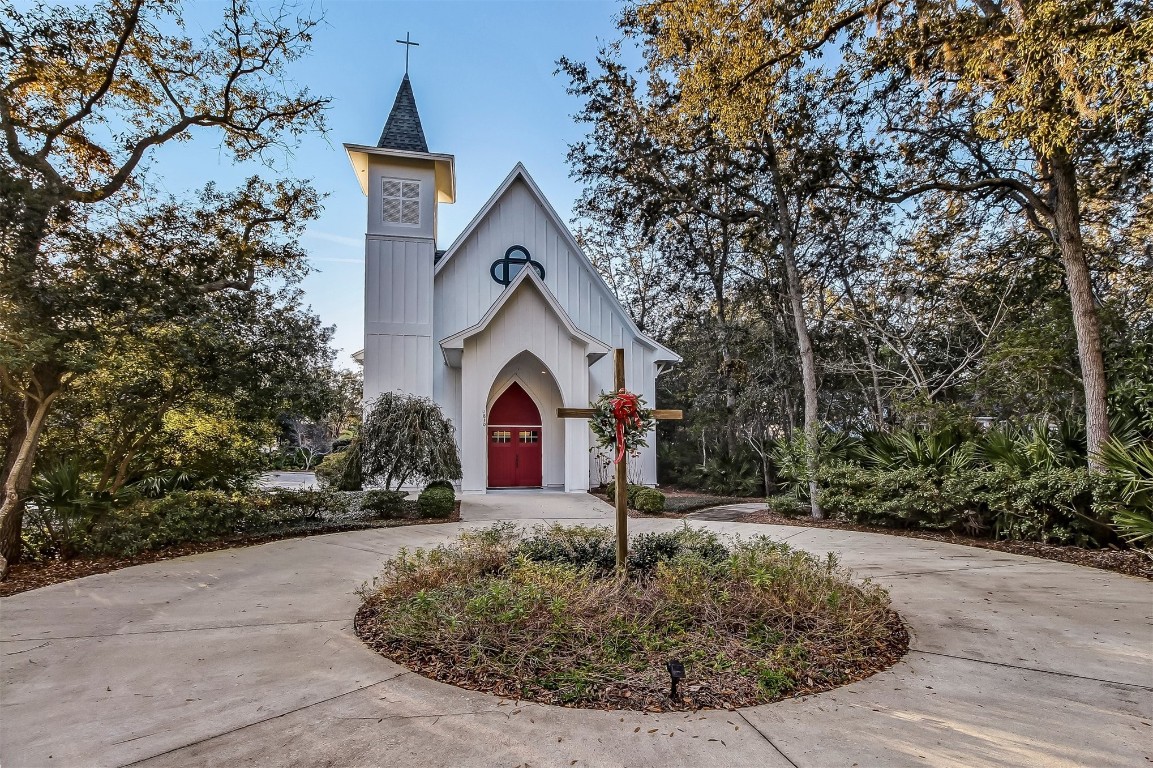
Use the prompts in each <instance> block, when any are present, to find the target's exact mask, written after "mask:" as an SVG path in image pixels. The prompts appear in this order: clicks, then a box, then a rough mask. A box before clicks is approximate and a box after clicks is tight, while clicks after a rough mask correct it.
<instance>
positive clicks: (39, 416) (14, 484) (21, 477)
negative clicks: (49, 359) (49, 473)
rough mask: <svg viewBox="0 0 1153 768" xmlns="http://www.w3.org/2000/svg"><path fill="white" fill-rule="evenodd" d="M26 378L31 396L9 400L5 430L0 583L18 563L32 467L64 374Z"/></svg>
mask: <svg viewBox="0 0 1153 768" xmlns="http://www.w3.org/2000/svg"><path fill="white" fill-rule="evenodd" d="M30 378H31V381H30V382H29V389H30V390H32V389H34V390H35V392H31V391H29V392H25V393H24V394H23V395H22V396H19V395H17V396H15V397H14V398H13V399H14V402H13V406H14V408H13V417H14V418H13V420H12V423H11V424H10V425H9V426H8V441H7V445H6V446H5V448H6V452H5V456H4V466H3V469H2V470H0V472H2V474H0V494H2V495H0V581H2V580H4V579H5V578H7V577H8V569H9V567H11V566H12V565H15V564H16V563H18V562H20V552H21V548H22V543H21V541H20V533H21V530H22V528H23V525H24V504H25V502H26V501H27V497H28V490H29V488H30V487H31V484H32V467H33V464H34V463H35V461H36V450H37V448H39V445H40V435H41V434H42V433H43V431H44V422H45V419H46V418H47V416H48V412H49V411H50V410H51V408H52V403H53V401H54V400H55V399H56V397H57V396H58V395H59V394H60V390H61V387H62V385H63V379H64V372H63V371H62V370H60V369H59V368H57V367H55V366H45V365H37V366H34V367H33V369H32V372H31V377H30Z"/></svg>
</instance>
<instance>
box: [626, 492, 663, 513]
mask: <svg viewBox="0 0 1153 768" xmlns="http://www.w3.org/2000/svg"><path fill="white" fill-rule="evenodd" d="M633 508H634V509H636V510H637V511H638V512H647V513H649V514H653V513H656V512H663V511H664V509H665V495H664V494H663V493H661V492H660V491H658V490H657V489H656V488H642V489H641V490H639V491H637V493H636V500H635V501H634V502H633Z"/></svg>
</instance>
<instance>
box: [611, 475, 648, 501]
mask: <svg viewBox="0 0 1153 768" xmlns="http://www.w3.org/2000/svg"><path fill="white" fill-rule="evenodd" d="M647 487H648V486H644V485H635V484H633V483H629V490H628V494H627V496H628V505H629V506H630V507H634V505H635V504H636V500H637V494H638V493H640V492H641V491H643V490H645V489H646V488H647ZM605 497H606V498H607V499H608V500H609V503H610V504H612V503H613V502H615V501H616V499H617V482H616V480H612V481H610V482H609V484H608V485H606V486H605Z"/></svg>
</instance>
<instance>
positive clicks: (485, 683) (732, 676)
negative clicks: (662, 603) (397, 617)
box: [353, 605, 909, 712]
mask: <svg viewBox="0 0 1153 768" xmlns="http://www.w3.org/2000/svg"><path fill="white" fill-rule="evenodd" d="M889 624H890V628H891V634H890V636H889V638H888V641H887V642H886V643H885V645H884V646H883V647H880V648H874V650H873V655H872V656H870V657H869V658H868V659H867V660H865V661H864V662H863V663H861V664H859V665H858V666H856V667H854V668H850V669H845V668H838V669H835V670H830V672H829V673H828V674H827V675H826V676H824V677H823V678H821V679H819V680H814V679H813V678H811V677H810V678H807V679H806V680H804V681H802V682H801V683H800V684H799V685H797V686H796V687H794V688H793V689H792V690H790V691H789V693H788V694H787V695H785V696H783V697H779V698H778V699H772V698H766V696H765V692H764V691H763V690H762V689H761V688H760V686H759V685H758V684H757V681H756V679H755V678H754V677H752V676H751V675H743V674H740V673H738V672H733V673H727V674H724V673H714V674H712V675H710V676H709V677H708V678H705V679H697V680H685V681H683V682H682V683H681V685H680V687H679V689H678V691H677V698H676V699H675V700H674V699H671V698H670V697H669V681H668V677H667V676H666V675H665V673H664V670H661V675H660V676H659V683H656V684H645V683H644V682H643V681H639V680H632V681H628V682H621V683H618V684H613V685H604V686H598V687H597V690H596V692H595V694H593V695H592V696H589V697H586V698H583V699H581V700H579V701H575V702H574V701H562V700H560V699H559V698H558V697H557V694H556V692H555V691H551V690H548V689H546V688H543V687H541V686H537V685H531V684H527V683H525V681H523V680H514V679H510V678H508V677H505V676H502V675H497V674H487V675H486V674H484V673H483V672H482V671H480V670H477V669H470V668H467V667H465V666H463V665H461V664H458V663H457V660H456V659H454V658H453V657H451V656H449V655H447V654H445V653H441V652H439V651H438V649H435V648H429V647H418V646H413V645H409V644H405V643H399V642H398V643H386V642H382V641H380V640H379V639H378V638H376V637H374V632H373V623H372V610H371V608H370V607H369V606H368V605H363V606H361V608H360V610H359V611H357V614H356V619H355V620H354V623H353V626H354V628H355V629H356V633H357V635H359V636H360V639H361V640H363V641H364V642H365V644H366V645H368V646H369V647H370V648H372V649H373V650H375V651H376V652H377V653H379V654H380V655H381V656H384V657H385V658H387V659H390V660H392V661H395V662H396V663H397V664H400V665H401V666H403V667H407V668H408V669H411V670H412V671H414V672H416V673H418V674H420V675H423V676H424V677H427V678H430V679H432V680H436V681H438V682H442V683H448V684H449V685H455V686H457V687H458V688H465V689H467V690H470V691H480V692H481V693H489V694H492V695H494V696H499V697H501V698H502V699H507V700H509V701H512V702H516V703H519V702H521V701H532V702H536V703H538V704H549V705H552V706H557V707H567V708H569V709H600V710H608V711H615V710H639V711H642V712H695V711H698V710H702V709H727V710H730V711H731V710H734V709H737V708H738V707H752V706H757V705H760V704H765V703H768V702H769V701H772V700H780V699H790V698H797V697H800V696H810V695H812V694H814V693H821V692H823V691H829V690H832V689H834V688H840V687H841V686H843V685H848V684H850V683H855V682H857V681H859V680H864V679H865V678H867V677H872V676H873V675H875V674H877V673H878V672H883V671H884V670H886V669H888V668H889V667H891V666H893V665H894V664H896V663H897V662H898V661H900V660H901V659H902V658H903V657H904V656H905V654H906V653H908V651H909V632H908V630H907V629H906V628H905V625H904V623H903V622H902V621H901V618H900V616H898V615H897V613H896V612H895V611H890V612H889Z"/></svg>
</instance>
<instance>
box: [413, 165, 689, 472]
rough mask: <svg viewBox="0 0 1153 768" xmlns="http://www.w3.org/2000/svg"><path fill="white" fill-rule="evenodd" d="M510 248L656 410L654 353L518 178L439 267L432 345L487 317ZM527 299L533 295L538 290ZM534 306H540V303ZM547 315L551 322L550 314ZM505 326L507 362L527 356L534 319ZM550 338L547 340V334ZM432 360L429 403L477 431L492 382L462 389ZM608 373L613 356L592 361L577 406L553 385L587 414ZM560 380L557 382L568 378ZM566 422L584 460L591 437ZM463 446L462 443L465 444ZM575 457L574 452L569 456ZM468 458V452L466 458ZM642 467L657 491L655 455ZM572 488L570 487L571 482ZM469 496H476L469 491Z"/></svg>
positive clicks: (450, 371) (609, 380)
mask: <svg viewBox="0 0 1153 768" xmlns="http://www.w3.org/2000/svg"><path fill="white" fill-rule="evenodd" d="M512 245H523V246H524V247H525V248H527V249H528V251H529V253H530V254H531V255H532V258H533V259H534V260H535V261H538V262H540V263H541V264H542V265H543V266H544V269H545V278H544V283H545V285H546V286H547V288H548V289H549V291H550V292H551V293H552V294H553V295H554V296H556V298H557V300H558V302H559V303H560V305H561V306H562V307H563V308H564V310H565V312H566V313H567V314H568V316H569V317H570V318H571V320H572V321H573V323H574V324H575V325H576V326H577V327H578V328H580V329H581V330H582V331H584V332H586V333H588V334H589V335H591V336H593V337H595V338H597V339H599V340H601V341H602V342H604V343H605V344H606V345H608V346H609V347H610V348H616V347H623V348H624V350H625V365H626V383H627V384H628V387H629V389H631V390H633V391H635V392H637V393H638V394H641V395H643V396H644V398H645V400H646V401H647V402H648V404H649V405H650V406H654V405H655V400H656V391H655V383H656V371H657V362H656V358H657V354H658V353H657V351H656V350H654V349H652V347H651V346H649V345H648V344H646V343H644V342H642V341H641V340H640V339H638V337H637V335H636V333H635V332H634V331H633V329H632V326H631V324H630V323H629V321H628V318H627V316H626V315H625V314H624V310H623V309H622V308H621V307H620V305H619V304H618V303H617V301H616V299H615V298H614V297H613V296H612V294H611V293H610V292H609V289H608V287H607V286H606V285H605V284H604V282H603V280H602V279H601V278H600V276H599V275H598V274H597V273H596V271H595V270H594V269H593V267H592V265H591V264H589V262H588V260H587V259H586V258H585V257H584V255H583V254H581V253H579V252H577V251H575V250H574V248H573V247H572V245H571V243H570V241H569V236H568V234H567V232H565V231H562V230H561V229H559V228H558V227H557V225H556V223H555V221H554V220H553V217H552V216H551V215H550V213H549V212H548V211H547V210H546V209H545V208H544V207H543V206H542V205H541V204H540V203H539V202H538V201H537V199H536V196H535V195H534V194H533V192H532V191H531V190H530V189H529V187H528V185H527V183H526V182H525V181H523V180H522V179H521V178H519V177H518V178H515V179H514V180H513V182H512V184H511V185H510V186H509V187H508V189H507V190H505V192H504V194H502V195H501V196H500V198H499V199H498V200H496V201H495V203H494V204H493V205H492V207H491V208H490V210H489V211H488V212H487V214H486V215H485V216H484V217H483V218H482V219H481V220H480V221H478V222H476V225H475V227H474V228H473V229H472V231H471V232H470V233H469V234H468V235H467V236H466V238H465V239H464V240H462V241H460V242H457V243H455V244H454V245H453V248H452V250H451V251H450V253H449V254H448V255H447V256H446V257H445V259H446V260H445V261H444V262H442V264H441V265H439V266H438V268H437V271H436V274H435V276H434V286H435V288H434V290H435V292H436V301H435V305H434V313H433V335H434V338H435V339H436V340H438V341H439V340H441V339H444V338H446V337H448V336H451V335H453V334H454V333H457V332H459V331H461V330H464V329H465V328H469V327H471V326H473V325H475V324H477V323H478V322H479V321H480V320H481V318H482V317H483V316H484V315H485V313H486V312H488V310H489V308H490V307H492V305H493V303H494V302H495V301H496V300H497V298H498V297H499V296H500V295H501V293H502V292H503V291H504V289H505V286H503V285H501V284H499V283H497V282H496V281H495V280H493V279H492V276H491V274H490V272H489V270H490V266H491V265H492V263H493V262H494V261H496V260H498V259H501V258H503V256H504V253H505V251H506V250H507V249H508V248H509V246H512ZM525 268H531V267H525ZM531 293H535V290H534V291H531ZM538 300H540V301H541V302H542V303H543V299H538ZM502 312H503V310H502ZM549 315H550V316H552V317H555V315H553V314H552V313H551V311H550V312H549ZM527 317H528V316H526V318H527ZM502 325H503V326H504V327H506V328H507V332H508V333H509V334H510V337H509V339H508V343H509V344H510V345H511V346H510V350H509V351H510V354H515V353H516V352H518V351H520V350H521V349H532V346H533V343H534V340H533V337H534V336H535V335H537V334H539V333H541V332H542V328H541V327H540V326H539V325H538V324H536V323H535V322H534V321H532V320H531V319H525V320H524V321H523V322H514V323H504V324H502ZM549 332H550V333H551V330H550V331H549ZM562 332H563V331H562ZM518 345H519V346H518ZM512 347H517V348H516V349H512ZM474 354H475V353H474ZM663 354H664V357H666V358H667V357H668V353H667V352H664V353H663ZM435 357H436V359H435V360H434V361H433V391H434V396H435V398H436V399H437V401H438V402H440V403H442V404H443V405H444V407H445V410H446V413H447V414H448V415H449V417H450V418H452V420H453V423H454V424H457V425H458V426H459V427H461V428H462V432H463V431H464V430H463V427H464V425H465V424H473V427H472V429H470V430H469V431H470V432H471V431H472V430H474V429H475V424H476V423H477V422H476V419H477V418H478V417H479V418H483V411H484V407H485V405H486V403H485V402H484V401H483V398H484V397H485V395H487V393H488V384H489V383H490V382H491V379H489V380H488V382H484V389H485V391H484V392H483V393H470V392H469V383H468V382H467V381H462V374H461V371H460V370H459V369H454V368H450V367H449V366H447V365H446V364H445V363H444V360H443V359H442V358H441V356H440V355H439V354H438V355H436V356H435ZM469 359H470V355H469V352H468V346H467V345H466V349H465V361H464V366H463V368H464V376H465V377H466V378H470V377H468V372H469V362H468V360H469ZM472 359H474V360H475V359H477V358H472ZM507 360H508V358H507V357H505V358H502V359H501V360H500V361H499V363H497V362H496V361H493V364H497V368H496V369H495V370H493V371H492V374H494V375H495V373H496V372H497V371H499V370H500V366H503V365H504V363H505V362H507ZM612 365H613V364H612V356H611V355H607V356H605V357H604V358H602V359H601V360H599V361H597V362H596V363H595V364H594V365H593V366H592V368H591V370H589V372H588V375H586V376H584V378H585V384H584V386H583V387H581V388H580V389H581V390H582V391H583V392H584V394H582V395H580V397H579V399H577V400H575V401H574V400H571V399H570V398H569V395H568V392H570V391H574V390H571V389H567V390H566V386H565V384H564V383H563V382H558V383H561V389H562V392H565V400H566V402H565V405H566V406H568V407H578V408H579V407H585V406H586V405H587V404H588V401H589V400H590V399H591V397H595V396H596V395H597V394H598V393H599V392H601V391H610V390H611V389H612V385H613V371H612ZM572 373H575V371H574V372H572ZM557 375H558V378H561V377H562V376H568V375H570V373H569V372H566V373H564V374H561V373H558V374H557ZM462 386H463V389H464V392H463V401H462V397H461V388H462ZM470 398H471V400H470ZM477 398H480V399H477ZM542 415H543V414H542ZM570 422H571V423H572V424H573V426H576V427H579V429H580V430H582V431H583V433H584V435H585V436H586V437H585V439H583V440H578V439H576V436H575V435H572V434H570V436H569V437H570V439H572V440H573V442H572V443H570V444H569V445H568V446H567V447H566V453H567V455H568V456H570V457H571V456H579V455H581V454H583V453H587V451H588V446H589V441H588V434H589V433H588V429H587V425H586V422H584V421H583V420H570ZM570 431H571V430H570ZM462 438H463V435H462ZM650 442H652V441H650ZM463 445H467V443H462V446H463ZM582 446H583V447H582ZM574 450H576V451H577V452H576V453H574V452H573V451H574ZM468 452H469V451H468V450H467V449H466V450H465V453H468ZM486 456H487V454H486V453H484V451H483V447H482V450H481V455H480V459H479V460H480V461H485V460H486ZM593 461H594V459H593V457H591V456H590V460H589V462H588V467H587V474H590V475H593V476H594V477H595V471H594V470H593ZM639 466H640V468H641V469H642V470H643V480H644V482H647V483H655V482H656V452H655V450H654V449H653V448H651V447H650V448H649V449H646V450H645V451H643V452H642V455H641V457H640V461H639ZM573 480H574V482H575V478H573ZM588 481H589V478H588V477H585V478H584V479H583V481H580V482H575V484H574V483H570V482H567V481H566V486H571V487H573V488H579V487H587V484H588ZM465 487H466V488H467V487H468V486H467V485H466V486H465ZM469 490H475V489H472V488H469Z"/></svg>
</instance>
